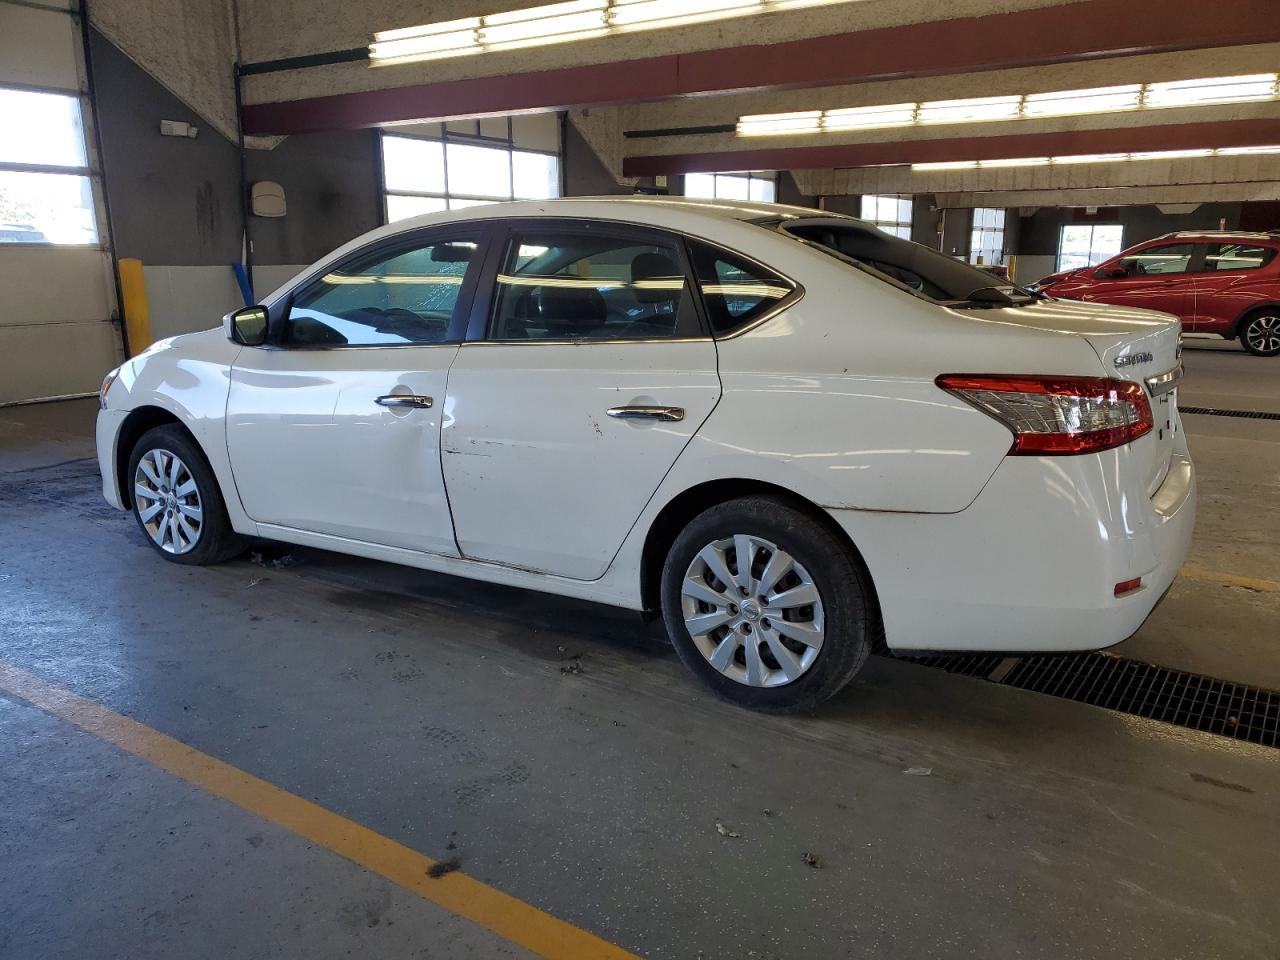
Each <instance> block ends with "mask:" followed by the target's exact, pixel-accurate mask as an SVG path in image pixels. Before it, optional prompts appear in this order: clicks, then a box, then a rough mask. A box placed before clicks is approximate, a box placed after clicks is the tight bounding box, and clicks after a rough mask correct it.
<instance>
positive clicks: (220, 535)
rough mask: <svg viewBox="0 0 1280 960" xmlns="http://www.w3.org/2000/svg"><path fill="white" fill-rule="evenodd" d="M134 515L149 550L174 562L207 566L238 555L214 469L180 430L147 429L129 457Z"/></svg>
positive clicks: (242, 540)
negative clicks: (148, 544) (149, 547)
mask: <svg viewBox="0 0 1280 960" xmlns="http://www.w3.org/2000/svg"><path fill="white" fill-rule="evenodd" d="M129 480H130V483H131V486H130V498H131V500H132V501H133V517H134V519H135V520H136V521H137V522H138V526H139V528H140V529H141V530H142V532H143V534H144V535H145V536H146V538H147V542H148V543H150V544H151V546H152V548H153V549H154V550H155V551H156V552H157V553H159V554H160V555H161V556H162V557H164V558H165V559H166V560H172V561H173V562H174V563H186V564H209V563H220V562H222V561H223V560H229V559H231V558H232V557H234V556H236V555H237V554H238V553H241V552H242V551H243V550H244V549H245V547H246V546H247V545H248V542H249V541H248V539H247V538H246V537H242V536H241V535H239V534H238V533H236V532H235V531H234V530H232V528H231V521H230V520H229V519H228V518H227V508H226V505H225V504H224V503H223V500H222V494H221V492H220V491H219V489H218V483H217V480H216V479H215V478H214V476H213V469H212V468H211V467H210V466H209V463H208V461H207V460H205V457H204V454H203V453H201V452H200V449H199V448H198V447H197V446H196V444H195V443H194V441H192V440H191V438H190V437H189V436H188V435H187V433H186V432H185V431H183V430H182V429H180V428H178V427H176V426H172V425H165V426H161V427H156V428H155V429H153V430H148V431H147V432H146V433H144V434H143V435H142V437H141V438H140V439H139V440H138V443H137V444H136V445H135V446H134V448H133V453H132V454H131V455H130V457H129Z"/></svg>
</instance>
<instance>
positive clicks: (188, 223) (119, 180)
mask: <svg viewBox="0 0 1280 960" xmlns="http://www.w3.org/2000/svg"><path fill="white" fill-rule="evenodd" d="M90 38H91V40H90V42H91V44H92V51H93V67H94V87H95V92H96V96H97V104H98V114H99V117H100V120H101V126H102V130H101V133H102V146H103V154H104V160H105V166H106V173H107V178H106V179H107V189H108V190H109V198H110V202H111V214H112V225H113V227H114V230H115V240H116V254H117V256H120V257H138V258H139V259H141V260H142V261H143V262H144V263H163V264H178V265H194V264H230V263H232V262H233V261H236V260H239V259H240V234H241V217H240V160H239V152H238V150H237V148H236V146H235V145H234V144H232V143H231V142H229V141H228V140H227V139H226V138H225V137H223V136H222V135H221V134H220V133H218V132H217V131H216V130H214V129H213V128H211V127H209V126H208V125H207V124H205V123H204V121H203V120H201V119H200V118H199V117H198V116H197V115H196V114H195V112H194V111H193V110H190V109H188V108H187V107H186V105H185V104H183V103H182V102H181V101H180V100H178V99H177V98H176V97H174V96H173V95H172V94H171V93H169V92H168V91H167V90H165V88H164V87H162V86H161V85H160V84H159V83H157V82H156V81H155V80H153V79H152V78H151V77H150V75H148V74H147V73H146V72H145V71H143V70H142V68H140V67H139V66H138V65H137V64H135V63H134V62H133V61H132V60H130V59H129V58H128V57H126V56H125V55H124V54H123V53H121V52H120V50H119V49H118V48H116V47H115V46H114V45H113V44H112V43H111V42H110V41H109V40H107V39H106V38H105V37H103V36H102V35H101V34H100V33H98V32H97V31H93V30H91V31H90ZM161 120H183V121H186V122H187V123H192V124H195V125H196V126H197V127H199V128H200V134H199V136H198V137H197V138H196V139H194V140H187V139H179V138H177V137H162V136H160V121H161Z"/></svg>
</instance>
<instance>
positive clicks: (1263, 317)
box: [1240, 310, 1280, 357]
mask: <svg viewBox="0 0 1280 960" xmlns="http://www.w3.org/2000/svg"><path fill="white" fill-rule="evenodd" d="M1240 343H1241V344H1243V345H1244V348H1245V349H1246V350H1248V351H1249V352H1250V353H1252V354H1253V355H1254V356H1257V357H1274V356H1276V355H1277V354H1280V310H1264V311H1263V312H1261V313H1255V314H1254V315H1253V316H1251V317H1248V318H1246V319H1245V321H1244V324H1243V325H1242V326H1241V327H1240Z"/></svg>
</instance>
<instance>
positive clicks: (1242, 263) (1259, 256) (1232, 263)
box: [1204, 243, 1276, 273]
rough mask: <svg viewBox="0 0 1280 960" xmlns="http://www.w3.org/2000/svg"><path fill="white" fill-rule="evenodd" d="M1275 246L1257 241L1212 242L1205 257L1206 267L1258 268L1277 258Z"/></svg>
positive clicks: (1209, 270)
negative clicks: (1264, 244)
mask: <svg viewBox="0 0 1280 960" xmlns="http://www.w3.org/2000/svg"><path fill="white" fill-rule="evenodd" d="M1275 255H1276V251H1275V247H1264V246H1261V245H1260V244H1256V243H1211V244H1209V249H1208V252H1207V253H1206V254H1205V258H1204V268H1205V270H1206V271H1208V272H1210V273H1212V272H1216V271H1218V270H1257V269H1259V268H1260V267H1265V266H1266V265H1267V264H1268V263H1270V262H1271V261H1272V260H1273V259H1275Z"/></svg>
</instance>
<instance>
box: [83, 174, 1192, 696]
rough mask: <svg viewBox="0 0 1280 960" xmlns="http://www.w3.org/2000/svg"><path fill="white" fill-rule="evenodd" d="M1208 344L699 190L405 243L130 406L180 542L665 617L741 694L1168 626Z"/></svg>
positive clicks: (1151, 320) (385, 233)
mask: <svg viewBox="0 0 1280 960" xmlns="http://www.w3.org/2000/svg"><path fill="white" fill-rule="evenodd" d="M1181 372H1182V371H1181V364H1180V347H1179V328H1178V322H1177V321H1176V320H1175V319H1173V318H1172V317H1169V316H1166V315H1164V314H1159V313H1152V312H1148V311H1144V310H1134V309H1123V308H1117V307H1108V306H1099V305H1096V304H1079V303H1068V302H1063V301H1058V300H1053V299H1049V298H1045V297H1042V296H1037V295H1033V294H1029V293H1026V292H1024V291H1022V290H1020V289H1018V288H1016V287H1013V286H1010V285H1008V284H1006V283H1003V282H1001V281H998V280H996V279H995V278H993V277H992V276H991V275H989V274H986V273H983V272H980V271H978V270H976V269H974V268H972V267H969V266H967V265H965V264H962V263H959V262H957V261H955V260H952V259H950V258H947V257H944V256H942V255H941V254H939V253H936V252H934V251H932V250H929V249H927V248H926V247H923V246H920V245H918V244H913V243H909V242H907V241H905V240H901V239H898V238H896V237H893V236H890V235H888V234H886V233H883V232H881V231H879V230H877V229H876V228H875V227H873V226H872V225H870V224H868V223H865V222H863V221H860V220H856V219H852V218H848V217H842V216H833V215H830V214H824V213H822V212H819V211H815V210H808V209H802V208H798V207H785V206H775V205H771V204H746V203H743V204H738V203H731V202H697V201H687V200H665V199H640V198H635V199H616V198H615V199H580V200H558V201H549V202H545V201H539V202H522V203H511V204H504V205H500V206H490V207H482V208H471V209H468V210H462V211H456V212H452V213H441V214H433V215H430V216H426V217H419V218H416V219H412V220H405V221H401V222H398V223H394V224H392V225H390V226H386V227H383V228H381V229H379V230H375V231H373V232H372V233H369V234H367V235H365V236H363V237H360V238H359V239H357V240H355V241H353V242H352V243H350V244H348V245H347V246H345V247H343V248H342V249H341V250H338V251H337V252H336V253H334V254H333V255H331V256H329V257H328V258H326V259H325V260H323V261H322V262H320V263H319V264H317V265H316V266H315V267H313V268H311V269H309V270H307V271H305V272H304V273H303V274H301V275H299V276H298V277H297V278H296V279H294V280H293V281H292V282H290V283H289V284H287V285H286V286H284V287H282V288H281V289H279V290H277V291H276V292H275V293H273V294H272V295H271V296H269V297H268V298H267V299H266V301H265V303H263V304H262V305H261V306H256V307H250V308H246V309H243V310H239V311H237V312H236V313H233V314H231V315H230V316H228V317H227V318H226V319H225V321H224V326H223V328H221V329H215V330H209V331H206V332H203V333H195V334H190V335H187V336H181V337H176V338H173V339H171V340H165V341H163V342H160V343H157V344H155V345H154V346H153V347H151V348H150V349H149V350H147V351H146V352H145V353H143V354H142V355H140V356H138V357H136V358H134V359H132V360H130V361H128V362H127V363H125V364H124V365H123V366H122V367H120V368H119V369H118V370H116V371H113V372H112V373H111V374H110V375H109V376H108V377H107V379H106V381H105V382H104V384H103V388H102V412H101V413H100V415H99V419H98V431H97V440H98V457H99V461H100V464H101V468H102V476H103V490H104V493H105V495H106V497H107V499H108V500H109V501H110V502H111V503H112V504H114V505H115V506H117V507H120V508H121V509H129V510H132V511H133V513H134V516H135V517H136V519H137V522H138V525H139V526H140V527H141V529H142V531H143V532H144V533H145V535H146V537H147V538H148V540H149V541H150V543H151V544H152V546H153V547H154V548H155V549H156V551H157V552H158V553H159V554H160V555H161V556H163V557H165V558H166V559H169V560H172V561H175V562H177V563H189V564H205V563H214V562H217V561H219V560H224V559H227V558H229V557H231V556H233V555H235V554H236V553H237V552H238V551H240V550H242V549H243V548H244V546H245V544H246V542H247V539H246V538H248V537H266V538H270V539H273V540H279V541H287V542H290V543H295V544H304V545H309V546H312V547H319V548H323V549H326V550H335V551H339V552H342V553H350V554H358V555H360V556H364V557H372V558H375V559H378V560H386V561H390V562H393V563H401V564H408V565H410V566H415V567H421V568H424V569H428V570H437V571H444V572H446V573H453V574H458V575H460V576H466V577H474V578H477V579H480V580H487V581H492V582H494V583H503V584H510V585H513V586H519V587H528V588H531V589H535V590H544V591H547V592H549V593H558V594H564V595H566V596H572V597H580V598H585V599H588V600H595V601H599V602H602V603H608V604H614V605H617V606H621V607H629V608H632V609H635V610H641V611H646V612H649V613H653V614H659V613H660V614H661V616H662V618H663V619H664V621H665V624H666V628H667V631H668V632H669V634H670V636H671V639H672V641H673V642H674V643H675V647H676V649H677V651H679V654H680V657H681V659H682V660H683V661H684V662H685V664H687V665H688V667H689V668H690V669H691V670H693V671H694V672H695V673H697V674H698V675H699V676H700V677H701V678H702V679H703V681H704V682H705V683H707V684H708V685H709V686H710V687H712V688H713V689H714V690H715V691H716V692H717V693H719V694H721V695H723V696H725V697H727V698H728V699H730V700H733V701H736V702H737V703H740V704H744V705H746V706H750V707H755V708H760V709H770V710H790V709H798V708H805V707H810V706H812V705H813V704H815V703H817V702H818V701H821V700H823V699H824V698H826V697H829V696H831V695H832V694H834V693H835V692H836V691H837V690H839V689H840V688H841V687H843V686H844V685H845V684H846V683H848V682H849V680H850V678H851V677H853V675H854V674H855V673H856V672H857V671H858V669H859V667H860V666H861V665H862V664H863V662H864V661H865V660H866V657H867V654H868V653H869V651H870V650H871V648H872V646H873V644H875V642H876V641H877V640H878V638H879V637H880V635H881V633H882V632H883V637H884V641H885V643H887V645H888V647H889V648H890V649H891V650H893V651H895V652H912V651H917V652H918V651H1020V652H1029V651H1065V650H1088V649H1096V648H1099V647H1105V646H1108V645H1110V644H1114V643H1117V642H1119V641H1121V640H1124V639H1125V638H1126V637H1128V636H1130V635H1131V634H1133V633H1134V631H1136V630H1137V629H1138V627H1139V626H1140V625H1141V624H1142V622H1143V620H1144V619H1145V618H1146V617H1147V615H1148V614H1149V613H1150V612H1151V610H1152V609H1153V608H1154V606H1155V605H1156V603H1157V601H1158V600H1159V599H1160V597H1161V596H1162V595H1163V594H1164V592H1165V591H1166V590H1167V588H1168V587H1169V585H1170V583H1171V582H1172V581H1173V578H1174V576H1175V574H1176V572H1177V569H1178V566H1179V564H1180V563H1181V562H1182V560H1183V557H1184V556H1185V554H1186V552H1187V548H1188V545H1189V541H1190V539H1191V529H1192V526H1193V523H1194V514H1195V474H1194V470H1193V468H1192V464H1191V461H1190V459H1189V457H1188V455H1187V445H1186V441H1185V439H1184V436H1183V432H1182V426H1181V423H1180V422H1179V418H1178V411H1177V403H1176V387H1177V384H1178V381H1179V378H1180V376H1181Z"/></svg>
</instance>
